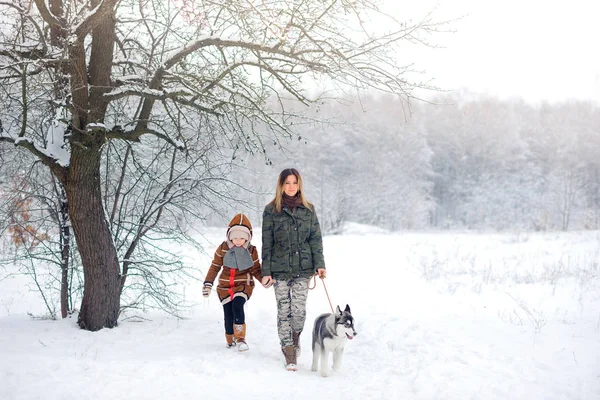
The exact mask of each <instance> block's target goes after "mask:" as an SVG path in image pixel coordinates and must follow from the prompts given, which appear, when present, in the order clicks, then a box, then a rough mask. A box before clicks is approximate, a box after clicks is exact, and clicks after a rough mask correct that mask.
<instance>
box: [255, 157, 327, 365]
mask: <svg viewBox="0 0 600 400" xmlns="http://www.w3.org/2000/svg"><path fill="white" fill-rule="evenodd" d="M262 257H263V260H262V261H263V262H262V276H263V279H262V284H263V285H264V286H265V287H268V286H270V285H271V284H273V285H274V288H275V298H276V300H277V331H278V334H279V340H280V343H281V350H282V351H283V355H284V356H285V363H286V369H287V370H289V371H296V370H297V366H296V359H297V357H298V356H299V355H300V334H301V333H302V329H303V328H304V321H305V320H306V295H307V293H308V281H309V279H310V278H311V277H312V275H314V274H315V272H316V273H317V274H318V275H319V277H320V278H321V279H323V278H325V275H326V271H325V260H324V258H323V241H322V238H321V228H320V226H319V220H318V219H317V213H316V212H315V208H314V206H313V205H312V204H310V203H309V202H308V201H306V199H305V198H304V193H303V190H302V178H301V176H300V173H299V172H298V171H297V170H296V169H294V168H290V169H284V170H283V171H281V173H280V174H279V180H278V181H277V189H276V191H275V198H274V199H273V201H271V202H270V203H269V204H267V206H266V207H265V210H264V212H263V221H262Z"/></svg>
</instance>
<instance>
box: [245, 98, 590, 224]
mask: <svg viewBox="0 0 600 400" xmlns="http://www.w3.org/2000/svg"><path fill="white" fill-rule="evenodd" d="M309 112H310V113H312V116H314V117H315V118H319V119H325V120H327V121H329V122H328V123H326V124H313V125H310V124H304V125H301V126H300V127H299V128H298V138H294V139H293V140H292V141H290V142H289V143H284V146H285V147H286V152H285V153H282V152H280V151H278V147H277V146H275V147H274V150H273V151H272V152H271V154H269V157H270V162H268V163H265V160H264V159H263V158H261V157H260V156H258V157H255V158H249V159H245V160H243V161H244V165H245V166H247V167H248V169H247V170H246V169H240V170H239V171H238V172H239V173H236V176H237V178H236V180H238V179H239V182H241V183H242V185H243V186H244V187H246V188H249V189H250V190H251V191H252V192H253V194H251V195H249V196H248V194H245V195H243V196H246V199H247V201H248V202H249V204H250V205H251V206H252V205H253V207H254V209H255V210H256V213H255V214H254V218H255V220H256V223H257V224H259V223H260V222H259V220H260V212H261V210H262V207H263V206H264V204H265V203H266V202H267V201H269V200H270V199H271V198H272V196H273V193H274V188H275V181H276V178H277V174H278V173H279V171H280V170H281V169H282V168H285V167H288V166H295V167H297V168H298V169H299V170H300V172H302V173H303V175H304V180H305V184H306V188H305V191H306V194H307V196H308V197H309V200H311V201H312V202H313V203H314V204H315V206H316V207H317V211H318V214H319V217H320V219H321V221H322V225H323V228H324V230H326V231H328V232H335V230H336V229H338V228H339V227H340V226H341V224H342V223H343V222H344V221H353V222H359V223H366V224H373V225H376V226H380V227H383V228H387V229H392V230H402V229H428V228H466V229H490V228H491V229H498V230H505V229H531V230H577V229H599V228H600V108H599V107H598V105H597V104H594V103H589V102H581V101H570V102H564V103H548V104H540V105H531V104H528V103H525V102H524V101H522V100H499V99H496V98H491V97H487V96H482V95H473V94H468V93H461V94H456V95H454V96H445V97H438V98H436V99H434V100H433V101H432V102H431V103H413V104H411V105H410V107H408V106H407V105H406V104H404V103H402V102H400V101H399V100H397V99H395V98H394V97H377V98H376V97H367V98H361V99H360V101H358V100H356V99H351V98H346V99H345V101H342V102H336V103H328V104H327V105H323V106H321V107H319V108H318V109H317V108H312V109H311V110H310V111H309ZM309 115H310V114H309Z"/></svg>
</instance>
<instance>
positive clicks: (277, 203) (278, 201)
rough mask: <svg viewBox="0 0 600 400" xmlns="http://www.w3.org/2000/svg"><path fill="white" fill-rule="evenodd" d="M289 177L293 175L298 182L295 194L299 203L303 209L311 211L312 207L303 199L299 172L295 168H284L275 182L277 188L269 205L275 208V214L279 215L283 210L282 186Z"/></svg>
mask: <svg viewBox="0 0 600 400" xmlns="http://www.w3.org/2000/svg"><path fill="white" fill-rule="evenodd" d="M290 175H294V176H295V177H296V179H297V180H298V193H297V194H296V196H298V197H299V198H300V202H301V203H302V205H303V206H304V207H306V208H308V209H309V210H311V211H312V205H311V204H310V203H309V202H308V200H306V198H305V197H304V190H303V186H302V176H300V172H298V170H297V169H296V168H286V169H284V170H283V171H281V173H280V174H279V179H278V180H277V188H276V189H275V198H274V199H273V201H271V204H273V206H274V207H275V211H277V213H280V212H281V209H282V208H283V193H284V191H283V186H284V184H285V180H286V179H287V178H288V176H290Z"/></svg>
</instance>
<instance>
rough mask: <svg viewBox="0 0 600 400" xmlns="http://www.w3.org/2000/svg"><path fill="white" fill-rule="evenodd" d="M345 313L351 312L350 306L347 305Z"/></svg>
mask: <svg viewBox="0 0 600 400" xmlns="http://www.w3.org/2000/svg"><path fill="white" fill-rule="evenodd" d="M344 311H347V312H351V311H350V306H349V305H348V304H346V309H345V310H344Z"/></svg>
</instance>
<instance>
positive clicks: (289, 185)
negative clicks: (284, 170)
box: [283, 174, 298, 197]
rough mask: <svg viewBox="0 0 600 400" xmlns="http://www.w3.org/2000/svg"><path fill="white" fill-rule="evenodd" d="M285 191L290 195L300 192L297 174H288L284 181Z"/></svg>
mask: <svg viewBox="0 0 600 400" xmlns="http://www.w3.org/2000/svg"><path fill="white" fill-rule="evenodd" d="M283 192H284V193H285V194H287V195H288V196H290V197H294V196H295V195H296V193H298V178H296V176H295V175H293V174H292V175H288V177H287V178H285V182H284V183H283Z"/></svg>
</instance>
